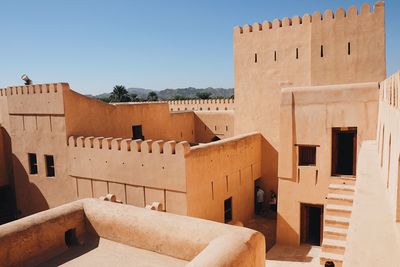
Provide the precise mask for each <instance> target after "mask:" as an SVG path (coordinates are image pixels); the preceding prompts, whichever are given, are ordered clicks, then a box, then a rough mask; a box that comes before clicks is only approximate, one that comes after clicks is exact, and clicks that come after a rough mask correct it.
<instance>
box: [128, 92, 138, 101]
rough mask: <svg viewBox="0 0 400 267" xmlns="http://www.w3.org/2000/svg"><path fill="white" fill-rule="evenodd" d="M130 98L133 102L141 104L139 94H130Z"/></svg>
mask: <svg viewBox="0 0 400 267" xmlns="http://www.w3.org/2000/svg"><path fill="white" fill-rule="evenodd" d="M129 97H130V98H131V101H132V102H140V99H139V98H138V95H137V94H133V93H132V94H130V95H129Z"/></svg>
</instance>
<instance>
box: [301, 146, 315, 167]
mask: <svg viewBox="0 0 400 267" xmlns="http://www.w3.org/2000/svg"><path fill="white" fill-rule="evenodd" d="M316 154H317V147H316V146H299V166H315V164H316Z"/></svg>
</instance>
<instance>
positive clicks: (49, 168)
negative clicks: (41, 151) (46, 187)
mask: <svg viewBox="0 0 400 267" xmlns="http://www.w3.org/2000/svg"><path fill="white" fill-rule="evenodd" d="M44 159H45V161H46V176H47V177H54V176H55V175H56V172H55V169H54V156H52V155H44Z"/></svg>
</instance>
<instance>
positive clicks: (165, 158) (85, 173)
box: [66, 137, 189, 214]
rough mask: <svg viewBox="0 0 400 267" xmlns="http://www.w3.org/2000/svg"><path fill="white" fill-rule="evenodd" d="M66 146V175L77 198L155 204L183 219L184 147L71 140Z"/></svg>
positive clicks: (156, 142) (108, 140)
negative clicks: (113, 198)
mask: <svg viewBox="0 0 400 267" xmlns="http://www.w3.org/2000/svg"><path fill="white" fill-rule="evenodd" d="M68 143H69V144H68V158H67V161H66V162H67V163H68V174H69V175H70V176H71V179H72V180H74V182H75V183H76V188H77V189H76V190H77V195H78V198H86V197H100V196H105V195H106V194H108V193H112V194H115V195H116V196H117V199H119V200H121V201H122V202H123V203H127V204H132V205H135V206H139V207H144V206H145V205H148V204H152V203H153V202H160V203H162V205H163V210H166V211H168V212H174V213H178V214H186V175H185V158H184V155H185V153H186V151H187V150H188V149H189V145H188V143H187V142H181V143H176V142H175V141H169V142H163V141H160V140H159V141H152V140H146V141H143V142H142V141H140V140H135V141H133V140H131V139H121V138H102V137H96V138H95V137H78V138H76V137H70V138H69V142H68Z"/></svg>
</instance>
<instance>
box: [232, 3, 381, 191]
mask: <svg viewBox="0 0 400 267" xmlns="http://www.w3.org/2000/svg"><path fill="white" fill-rule="evenodd" d="M348 42H350V43H351V54H350V55H348V53H347V52H348V51H347V46H348ZM321 45H323V47H324V57H321V55H320V50H321ZM296 49H298V58H296ZM275 52H276V61H275V60H274V53H275ZM255 54H257V62H255ZM234 67H235V69H234V77H235V134H241V133H246V132H250V131H259V132H260V133H261V134H262V136H263V153H262V177H263V178H264V188H266V189H274V190H276V189H277V186H278V181H277V172H278V168H277V166H278V152H279V144H280V141H279V136H280V134H279V129H280V115H279V114H280V102H281V101H280V98H281V93H280V92H281V91H280V89H281V88H283V87H291V86H296V87H297V86H310V85H329V84H343V83H355V82H358V83H360V82H379V81H381V80H383V79H384V78H385V75H386V63H385V30H384V4H383V2H379V3H377V4H376V5H375V6H374V10H373V11H371V10H370V6H369V5H367V4H364V5H363V6H362V7H361V10H360V11H358V14H357V9H356V8H355V7H351V8H349V9H348V10H347V12H346V11H345V10H344V9H338V10H337V12H336V14H333V12H332V11H330V10H327V11H325V12H324V15H322V14H321V13H319V12H315V13H314V14H313V15H312V16H310V15H308V14H305V15H304V16H303V17H302V18H300V17H297V16H296V17H293V18H291V19H290V18H284V19H283V20H278V19H275V20H274V21H273V22H272V23H271V22H269V21H265V22H263V23H262V24H259V23H254V24H253V25H245V26H243V27H236V28H235V30H234Z"/></svg>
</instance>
